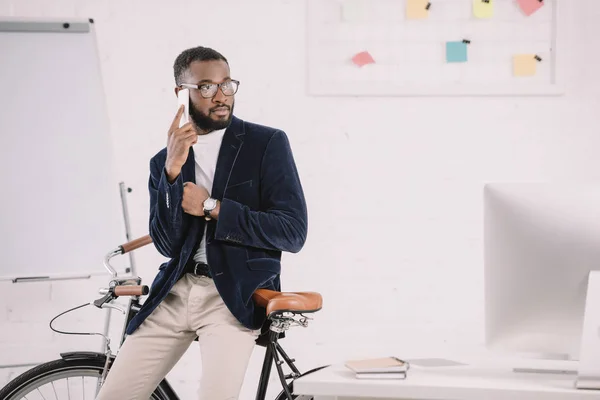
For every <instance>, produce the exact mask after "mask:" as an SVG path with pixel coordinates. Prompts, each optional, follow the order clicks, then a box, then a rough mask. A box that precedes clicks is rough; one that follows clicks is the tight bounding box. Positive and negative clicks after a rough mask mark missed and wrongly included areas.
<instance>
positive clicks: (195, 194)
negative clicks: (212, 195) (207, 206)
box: [181, 182, 208, 217]
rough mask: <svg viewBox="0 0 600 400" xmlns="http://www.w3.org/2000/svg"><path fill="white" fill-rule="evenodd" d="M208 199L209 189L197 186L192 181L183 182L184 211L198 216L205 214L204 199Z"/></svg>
mask: <svg viewBox="0 0 600 400" xmlns="http://www.w3.org/2000/svg"><path fill="white" fill-rule="evenodd" d="M206 199H208V191H207V190H206V189H205V188H203V187H202V186H197V185H195V184H193V183H192V182H185V183H184V184H183V200H182V201H181V207H182V208H183V211H185V212H186V213H188V214H190V215H195V216H197V217H203V216H204V200H206Z"/></svg>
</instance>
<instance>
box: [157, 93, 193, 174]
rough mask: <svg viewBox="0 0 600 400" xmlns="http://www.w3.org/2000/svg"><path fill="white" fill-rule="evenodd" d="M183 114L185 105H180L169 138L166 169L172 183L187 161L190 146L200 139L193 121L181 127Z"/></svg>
mask: <svg viewBox="0 0 600 400" xmlns="http://www.w3.org/2000/svg"><path fill="white" fill-rule="evenodd" d="M182 114H183V105H182V106H181V107H179V110H178V111H177V115H175V119H174V120H173V122H172V123H171V127H170V128H169V133H168V138H167V161H166V162H165V169H166V171H167V178H168V179H169V182H170V183H172V182H174V181H175V179H177V177H178V176H179V174H180V173H181V168H182V167H183V164H185V162H186V161H187V158H188V154H189V152H190V146H192V145H194V144H195V143H196V142H197V141H198V133H197V132H196V129H195V128H194V125H193V124H192V123H191V122H188V123H187V124H185V125H183V126H182V127H181V128H179V120H180V119H181V115H182Z"/></svg>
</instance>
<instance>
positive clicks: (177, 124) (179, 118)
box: [169, 104, 184, 136]
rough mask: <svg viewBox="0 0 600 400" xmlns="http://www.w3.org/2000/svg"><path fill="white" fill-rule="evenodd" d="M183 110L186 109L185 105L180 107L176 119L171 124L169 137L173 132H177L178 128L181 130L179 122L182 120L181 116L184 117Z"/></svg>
mask: <svg viewBox="0 0 600 400" xmlns="http://www.w3.org/2000/svg"><path fill="white" fill-rule="evenodd" d="M183 109H184V105H183V104H182V105H180V106H179V109H178V110H177V114H175V119H174V120H173V122H172V123H171V128H169V136H171V134H172V133H173V132H175V130H177V128H179V121H180V120H181V116H182V115H183Z"/></svg>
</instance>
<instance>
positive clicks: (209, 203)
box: [204, 197, 217, 210]
mask: <svg viewBox="0 0 600 400" xmlns="http://www.w3.org/2000/svg"><path fill="white" fill-rule="evenodd" d="M216 206H217V200H215V199H213V198H211V197H209V198H208V199H206V200H205V201H204V208H205V209H206V210H212V209H214V208H215V207H216Z"/></svg>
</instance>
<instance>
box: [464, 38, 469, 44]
mask: <svg viewBox="0 0 600 400" xmlns="http://www.w3.org/2000/svg"><path fill="white" fill-rule="evenodd" d="M463 43H465V44H469V43H471V41H470V40H467V39H463Z"/></svg>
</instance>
